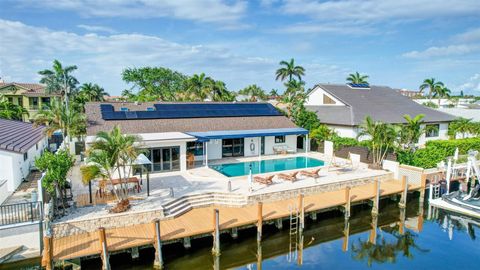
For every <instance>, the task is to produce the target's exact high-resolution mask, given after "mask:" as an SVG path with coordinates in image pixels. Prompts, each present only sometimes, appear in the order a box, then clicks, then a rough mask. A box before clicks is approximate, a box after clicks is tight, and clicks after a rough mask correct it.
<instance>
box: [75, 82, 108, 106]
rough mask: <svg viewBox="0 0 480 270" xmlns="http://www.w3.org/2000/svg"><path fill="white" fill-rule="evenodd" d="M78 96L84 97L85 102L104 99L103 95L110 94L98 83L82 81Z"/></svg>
mask: <svg viewBox="0 0 480 270" xmlns="http://www.w3.org/2000/svg"><path fill="white" fill-rule="evenodd" d="M78 96H82V97H84V99H85V100H86V101H87V102H92V101H105V96H110V95H109V94H108V93H107V92H105V89H103V88H102V87H100V86H99V85H98V84H92V83H84V84H82V86H80V91H79V92H78Z"/></svg>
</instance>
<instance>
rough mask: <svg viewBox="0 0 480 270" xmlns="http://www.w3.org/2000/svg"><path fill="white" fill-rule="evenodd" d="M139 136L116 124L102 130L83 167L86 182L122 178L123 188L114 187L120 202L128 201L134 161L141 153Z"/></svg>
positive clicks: (111, 180) (83, 176)
mask: <svg viewBox="0 0 480 270" xmlns="http://www.w3.org/2000/svg"><path fill="white" fill-rule="evenodd" d="M139 140H140V139H139V138H138V137H137V136H133V135H126V134H122V132H121V130H120V128H119V127H118V126H115V127H114V128H113V129H112V130H111V131H109V132H105V131H100V132H99V133H97V137H96V140H95V141H94V142H93V144H92V145H91V147H90V149H89V150H88V151H87V165H85V166H83V167H82V168H81V172H82V178H83V181H84V182H87V183H88V182H89V181H91V180H93V179H96V178H101V179H107V180H109V181H110V183H112V182H113V180H114V179H117V178H118V179H120V185H121V189H120V190H118V189H114V191H115V195H116V197H117V200H118V202H119V203H120V202H122V201H127V202H128V188H127V182H128V180H127V179H128V178H129V177H130V175H131V173H132V166H131V165H132V162H133V161H134V160H135V159H136V158H137V156H138V155H139V154H140V152H141V151H140V149H139V148H137V147H136V143H137V142H138V141H139Z"/></svg>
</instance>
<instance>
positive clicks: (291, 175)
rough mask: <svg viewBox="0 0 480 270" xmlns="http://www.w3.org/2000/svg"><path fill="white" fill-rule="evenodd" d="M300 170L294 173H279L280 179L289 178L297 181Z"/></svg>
mask: <svg viewBox="0 0 480 270" xmlns="http://www.w3.org/2000/svg"><path fill="white" fill-rule="evenodd" d="M298 173H299V172H293V173H279V174H277V176H278V178H279V179H283V180H288V181H291V182H295V181H297V180H298V179H297V174H298Z"/></svg>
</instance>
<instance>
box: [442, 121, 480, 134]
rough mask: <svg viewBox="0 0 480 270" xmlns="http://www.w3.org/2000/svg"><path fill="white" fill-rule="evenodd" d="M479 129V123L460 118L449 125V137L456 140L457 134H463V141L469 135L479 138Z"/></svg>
mask: <svg viewBox="0 0 480 270" xmlns="http://www.w3.org/2000/svg"><path fill="white" fill-rule="evenodd" d="M479 127H480V123H479V122H473V121H472V119H467V118H463V117H462V118H458V119H455V120H454V121H452V122H451V123H450V124H449V125H448V135H449V136H450V138H452V139H455V136H456V135H457V134H461V136H462V139H464V138H465V137H466V135H467V134H471V135H476V136H478V135H480V128H479Z"/></svg>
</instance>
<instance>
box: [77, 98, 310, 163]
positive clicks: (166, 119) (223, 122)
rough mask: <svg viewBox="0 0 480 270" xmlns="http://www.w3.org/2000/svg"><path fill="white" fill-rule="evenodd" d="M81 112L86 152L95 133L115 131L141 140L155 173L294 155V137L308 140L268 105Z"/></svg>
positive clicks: (97, 107)
mask: <svg viewBox="0 0 480 270" xmlns="http://www.w3.org/2000/svg"><path fill="white" fill-rule="evenodd" d="M85 111H86V112H87V120H88V123H89V124H88V126H87V138H86V142H87V148H88V144H89V143H91V142H92V141H94V140H95V138H96V134H97V133H98V132H99V131H109V130H111V129H112V128H113V127H114V126H116V125H118V126H119V127H120V128H121V131H122V132H123V133H125V134H135V135H138V136H139V137H140V138H141V142H140V147H141V148H144V149H145V150H146V156H147V157H148V158H149V159H150V160H151V161H152V162H153V164H152V165H151V166H150V167H149V168H148V169H149V170H150V171H154V172H167V171H185V170H187V168H189V167H192V166H193V165H194V164H198V163H203V164H204V165H206V166H208V162H209V161H212V160H219V159H223V158H232V157H248V156H262V155H271V154H274V153H276V152H277V151H279V152H288V153H294V152H297V137H299V136H300V138H302V139H304V138H305V137H306V136H307V134H308V131H307V130H305V129H303V128H299V127H297V126H296V125H295V124H294V123H293V122H291V121H290V120H289V119H288V118H287V117H285V116H283V115H282V114H281V113H280V112H279V111H278V110H277V109H276V108H275V107H274V106H272V105H271V104H269V103H257V102H255V103H250V102H233V103H226V102H201V103H187V102H183V103H152V102H146V103H137V104H136V103H128V102H126V103H123V102H95V103H87V104H86V106H85ZM304 145H306V144H302V145H301V147H304ZM305 147H306V146H305Z"/></svg>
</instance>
